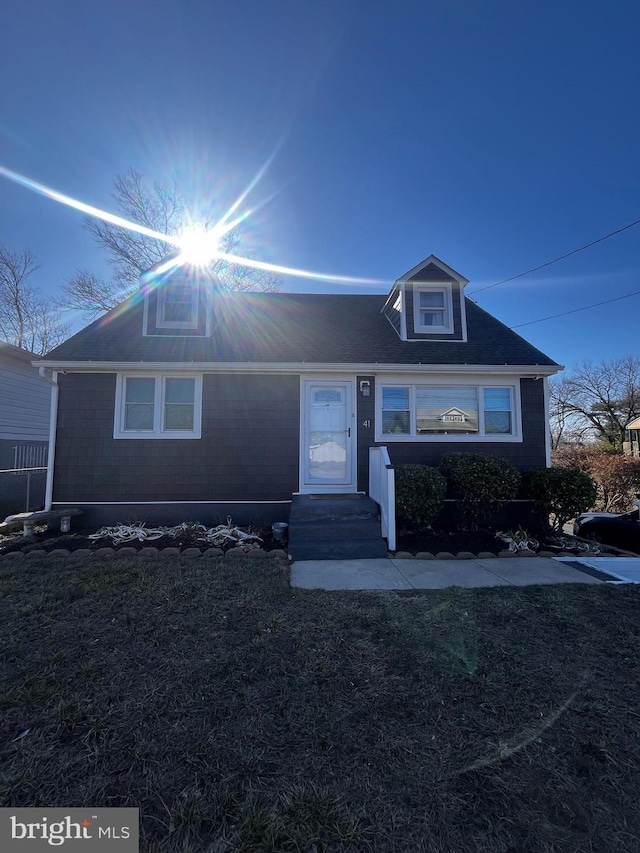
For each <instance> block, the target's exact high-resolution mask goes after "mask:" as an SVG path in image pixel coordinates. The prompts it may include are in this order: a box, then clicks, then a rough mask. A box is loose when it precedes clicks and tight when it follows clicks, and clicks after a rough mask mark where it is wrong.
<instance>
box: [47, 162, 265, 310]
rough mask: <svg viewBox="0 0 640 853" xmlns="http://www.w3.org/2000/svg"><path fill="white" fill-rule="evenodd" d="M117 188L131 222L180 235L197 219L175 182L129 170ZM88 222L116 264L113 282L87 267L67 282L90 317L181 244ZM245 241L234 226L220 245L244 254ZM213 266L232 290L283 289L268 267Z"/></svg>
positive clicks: (73, 299)
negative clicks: (146, 178) (150, 178)
mask: <svg viewBox="0 0 640 853" xmlns="http://www.w3.org/2000/svg"><path fill="white" fill-rule="evenodd" d="M114 187H115V191H114V193H113V198H114V200H115V202H116V206H117V208H118V212H119V214H120V215H121V216H122V217H123V218H125V219H128V220H130V221H131V222H135V223H137V224H138V225H144V226H146V227H147V228H150V229H152V230H154V231H157V232H159V233H161V234H167V235H170V236H174V235H178V234H180V233H181V232H182V231H183V230H184V229H185V228H188V227H189V226H191V225H193V224H195V221H194V218H193V217H192V216H191V214H190V212H189V209H188V206H187V203H186V201H185V199H184V197H183V195H182V194H181V193H180V192H179V190H178V188H177V187H176V186H175V185H174V186H173V187H168V186H167V185H166V184H162V183H159V182H157V181H156V182H154V183H153V184H151V185H148V184H146V183H145V181H144V179H143V176H142V175H141V174H140V173H139V172H136V171H135V170H134V169H129V170H128V171H127V172H126V173H125V174H124V175H120V176H119V177H117V178H116V180H115V182H114ZM84 224H85V228H86V229H87V231H89V232H90V233H91V234H93V236H94V238H95V240H96V242H97V243H98V244H99V245H100V246H102V247H103V248H105V249H106V250H107V252H108V254H109V263H110V264H111V266H112V268H113V276H112V279H111V281H109V282H106V281H104V280H102V279H100V278H99V277H98V276H95V275H94V274H93V273H91V272H88V271H86V270H78V271H77V272H76V275H75V276H74V277H73V278H72V279H71V280H70V281H68V282H67V283H66V284H65V285H63V287H62V290H63V293H64V305H65V307H68V308H74V309H76V310H79V311H83V312H84V314H85V316H86V317H88V318H92V317H95V316H96V315H98V314H101V313H103V312H105V311H109V310H110V309H111V308H114V307H115V306H116V305H118V304H119V303H120V302H122V300H123V299H125V298H126V297H127V296H130V295H131V293H133V292H134V291H135V290H136V289H137V287H138V280H139V278H140V275H141V274H142V273H143V272H145V271H146V270H148V269H150V268H151V267H152V266H154V265H155V264H157V263H159V262H160V261H162V260H163V259H164V258H166V257H167V255H169V254H171V253H172V252H175V246H173V245H172V244H170V243H165V242H162V241H161V240H155V239H153V238H151V237H146V236H144V235H142V234H138V233H136V232H135V231H129V230H128V229H126V228H120V227H119V226H117V225H112V224H111V223H109V222H103V221H102V220H101V219H95V218H92V217H87V218H86V219H85V223H84ZM198 224H201V225H204V227H205V228H210V227H212V226H213V225H215V221H214V220H213V219H212V218H211V217H208V218H207V217H204V219H203V218H198ZM241 244H242V241H241V238H240V235H239V234H238V232H237V230H235V229H234V230H232V231H230V232H229V233H228V234H226V235H224V237H223V238H222V239H221V241H220V249H221V251H222V252H225V253H227V254H238V253H239V252H238V250H239V249H240V247H241ZM241 254H242V255H243V256H244V257H246V258H249V259H251V260H255V253H254V252H252V251H251V250H246V251H243V252H242V253H241ZM210 269H211V271H212V272H215V273H216V274H217V276H218V278H219V279H220V281H221V282H222V284H223V286H224V287H225V288H226V289H227V290H260V291H276V290H279V288H280V278H279V276H277V275H275V274H273V273H270V272H266V271H264V270H256V269H251V268H250V267H244V266H240V265H238V264H230V263H228V262H227V261H222V260H220V259H218V260H215V261H214V262H213V263H212V264H211V267H210Z"/></svg>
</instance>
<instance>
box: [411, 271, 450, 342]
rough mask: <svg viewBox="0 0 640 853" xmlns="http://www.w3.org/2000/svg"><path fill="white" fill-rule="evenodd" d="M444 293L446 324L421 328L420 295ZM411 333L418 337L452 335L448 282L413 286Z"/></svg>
mask: <svg viewBox="0 0 640 853" xmlns="http://www.w3.org/2000/svg"><path fill="white" fill-rule="evenodd" d="M421 293H444V310H445V313H446V316H447V319H448V321H449V322H448V323H446V324H445V325H442V326H423V325H422V324H421V322H420V294H421ZM413 331H414V333H415V334H420V335H450V334H453V287H452V285H451V283H450V282H448V281H443V282H438V283H435V284H415V285H414V286H413Z"/></svg>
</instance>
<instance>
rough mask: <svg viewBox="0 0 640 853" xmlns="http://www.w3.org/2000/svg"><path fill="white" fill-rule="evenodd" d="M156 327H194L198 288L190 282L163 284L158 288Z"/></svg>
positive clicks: (196, 325)
mask: <svg viewBox="0 0 640 853" xmlns="http://www.w3.org/2000/svg"><path fill="white" fill-rule="evenodd" d="M156 327H157V328H158V329H196V328H197V327H198V290H197V288H196V287H193V286H192V285H191V284H183V283H180V284H177V283H176V284H165V285H163V286H162V287H159V288H158V316H157V320H156Z"/></svg>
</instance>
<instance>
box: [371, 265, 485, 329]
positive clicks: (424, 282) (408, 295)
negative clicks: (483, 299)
mask: <svg viewBox="0 0 640 853" xmlns="http://www.w3.org/2000/svg"><path fill="white" fill-rule="evenodd" d="M467 284H468V281H467V279H466V278H464V277H463V276H461V275H460V274H459V273H457V272H456V271H455V270H453V269H451V267H449V266H447V264H445V263H443V262H442V261H440V260H438V258H436V257H435V255H429V257H428V258H427V259H426V260H424V261H422V263H420V264H418V265H417V266H415V267H414V268H413V269H411V270H409V272H407V273H405V274H404V275H403V276H401V277H400V278H399V279H398V280H397V281H396V282H395V283H394V285H393V287H392V288H391V292H390V294H389V296H388V298H387V301H386V302H385V304H384V307H383V309H382V313H383V314H384V315H385V316H386V318H387V319H388V320H389V322H390V323H391V325H392V326H393V328H394V329H395V330H396V332H397V334H398V336H399V337H400V339H401V340H403V341H466V340H467V324H466V315H465V307H464V288H465V286H466V285H467Z"/></svg>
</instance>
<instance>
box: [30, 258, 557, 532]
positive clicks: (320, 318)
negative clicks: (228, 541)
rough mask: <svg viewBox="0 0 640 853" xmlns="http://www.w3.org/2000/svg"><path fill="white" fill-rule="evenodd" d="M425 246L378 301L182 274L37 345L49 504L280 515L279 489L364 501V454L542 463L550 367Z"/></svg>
mask: <svg viewBox="0 0 640 853" xmlns="http://www.w3.org/2000/svg"><path fill="white" fill-rule="evenodd" d="M466 284H467V280H466V279H464V278H463V277H462V276H460V275H459V274H458V273H456V272H455V271H454V270H452V269H451V267H449V266H447V265H446V264H444V263H442V262H441V261H439V260H438V259H437V258H435V257H433V256H431V257H429V258H427V259H426V260H425V261H423V262H422V263H420V264H418V265H417V266H416V267H414V268H413V269H412V270H410V271H409V272H408V273H406V274H405V275H404V276H402V277H401V278H400V279H398V281H397V282H396V283H395V284H394V286H393V288H392V289H391V293H390V294H389V295H388V296H384V295H342V294H324V295H318V294H300V293H226V292H223V291H221V290H220V288H219V287H218V285H217V280H216V279H215V278H211V277H209V276H208V275H205V274H202V273H195V272H193V271H191V272H190V271H188V270H186V269H184V268H178V269H177V270H174V271H173V272H172V273H169V274H165V275H157V274H156V273H154V271H151V272H150V273H148V274H147V275H146V277H145V279H144V283H143V287H142V288H141V290H140V293H139V294H137V295H135V296H134V297H132V298H130V299H129V300H127V301H126V302H124V303H123V304H122V305H121V306H120V307H119V308H117V309H115V310H114V311H112V312H110V313H109V314H107V315H106V316H105V317H103V318H102V319H101V320H98V321H97V322H95V323H93V324H92V325H90V326H88V327H87V328H86V329H84V330H83V331H81V332H79V333H78V334H77V335H75V336H74V337H73V338H71V339H70V340H68V341H66V342H65V343H63V344H61V345H60V346H59V347H58V348H57V349H55V350H53V352H51V353H49V354H48V355H47V356H46V358H45V359H44V361H43V362H42V363H43V364H44V365H46V366H47V368H48V369H50V370H51V377H52V379H53V380H54V381H55V382H57V384H58V386H59V392H54V398H55V397H56V396H58V399H57V403H56V406H57V414H56V423H57V432H56V441H55V462H54V464H53V454H52V470H51V472H50V476H49V482H48V492H49V500H50V502H51V503H52V505H53V507H54V508H56V507H61V506H70V505H72V506H77V507H81V508H83V509H84V511H85V514H86V515H85V518H86V519H87V520H89V521H90V522H91V523H107V522H116V521H129V520H134V519H143V520H147V521H149V522H160V521H162V520H170V519H171V520H175V521H181V520H188V519H202V520H203V521H217V520H218V519H221V518H223V519H224V518H226V516H227V515H231V516H232V517H233V519H234V520H237V521H239V522H247V521H251V520H252V519H253V520H257V519H258V518H262V519H266V518H270V519H271V520H280V521H282V520H284V519H286V517H287V512H288V507H289V504H290V502H291V499H292V495H294V494H296V493H301V494H335V493H353V492H356V491H359V492H364V493H366V492H367V491H368V484H369V464H370V463H369V459H370V452H369V451H370V448H372V447H376V446H386V447H387V448H388V452H389V455H390V459H391V462H392V463H402V462H420V463H426V464H431V465H437V464H438V462H439V460H440V459H441V457H442V456H443V454H445V453H449V452H451V451H460V450H462V451H465V450H466V451H476V452H483V453H491V454H493V455H495V456H500V457H503V458H505V459H509V460H510V461H511V462H513V463H514V464H515V465H516V466H517V467H518V468H519V469H520V470H526V469H531V468H536V467H539V466H545V465H548V464H550V462H549V452H550V451H549V429H548V404H547V377H548V376H549V375H551V374H554V373H556V372H557V371H558V370H560V369H561V368H560V367H559V366H558V365H557V364H556V363H555V362H554V361H552V360H551V359H550V358H548V357H547V356H546V355H544V354H543V353H541V352H540V351H539V350H537V349H535V348H534V347H533V346H531V345H530V344H529V343H527V342H526V341H525V340H523V338H521V337H520V336H519V335H517V334H516V333H515V332H512V331H510V330H509V329H508V328H507V327H506V326H504V325H503V324H502V323H500V322H499V321H498V320H496V319H495V318H494V317H492V316H491V315H490V314H488V313H487V312H486V311H483V310H482V309H481V308H479V307H478V306H477V305H475V304H474V303H473V302H470V301H469V300H466V299H465V297H464V288H465V285H466Z"/></svg>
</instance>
